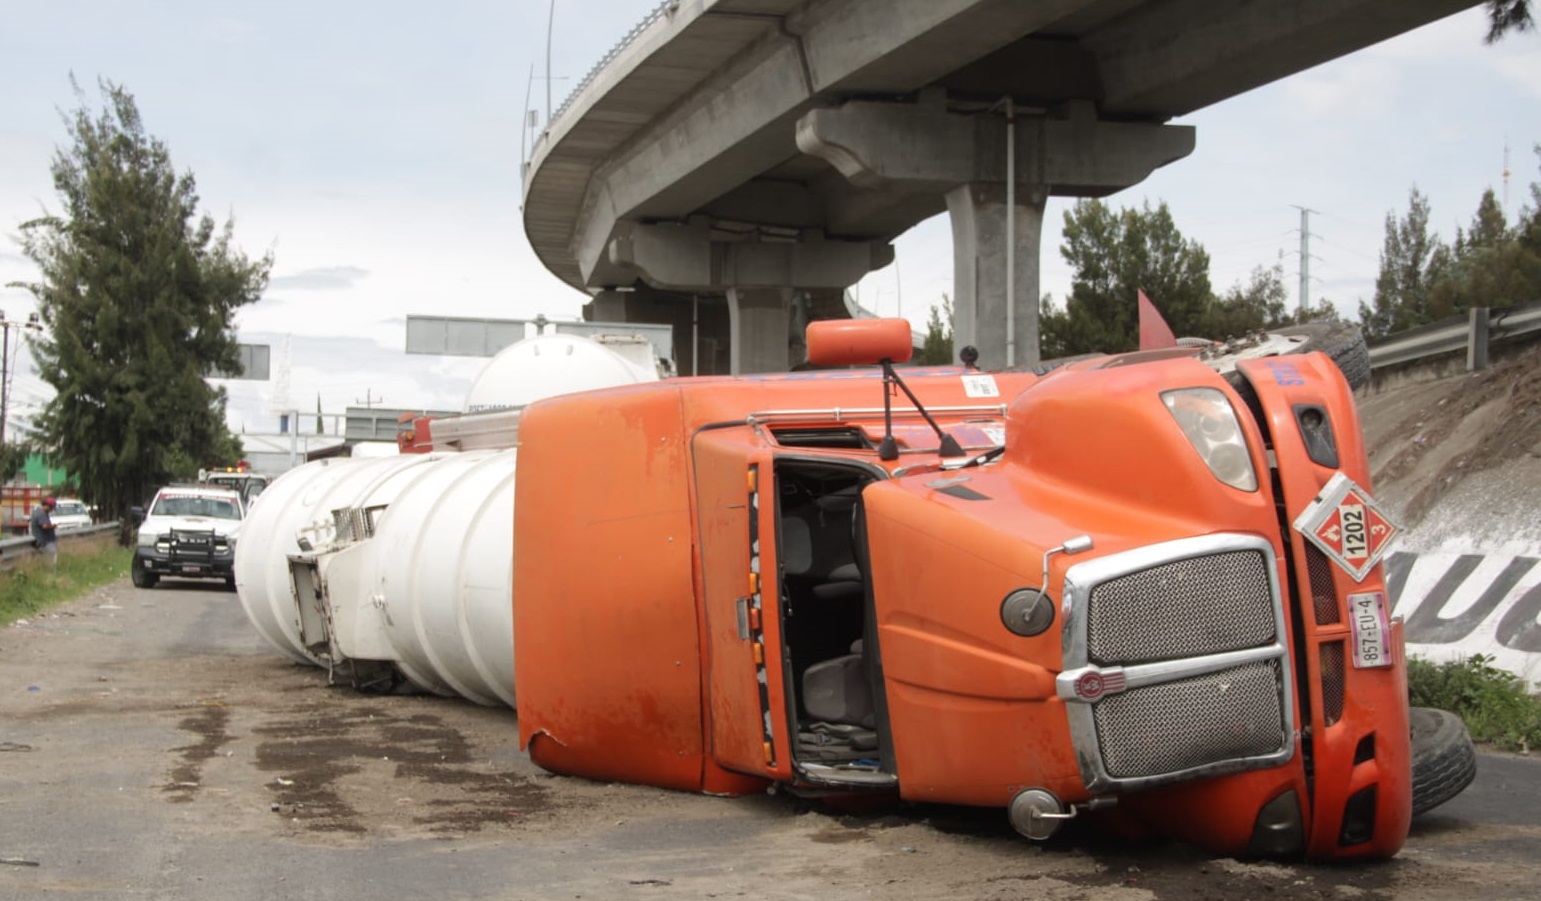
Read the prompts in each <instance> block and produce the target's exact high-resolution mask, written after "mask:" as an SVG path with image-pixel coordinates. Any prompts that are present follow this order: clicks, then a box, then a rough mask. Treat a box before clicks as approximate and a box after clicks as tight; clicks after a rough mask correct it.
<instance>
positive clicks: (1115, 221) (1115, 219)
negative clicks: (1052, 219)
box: [1039, 200, 1211, 359]
mask: <svg viewBox="0 0 1541 901" xmlns="http://www.w3.org/2000/svg"><path fill="white" fill-rule="evenodd" d="M1064 236H1065V243H1064V245H1063V246H1061V247H1060V255H1061V256H1062V257H1064V258H1065V262H1067V263H1069V264H1070V266H1071V268H1072V269H1073V270H1074V275H1073V277H1072V281H1071V287H1070V297H1069V298H1068V299H1067V300H1066V303H1065V309H1064V310H1063V311H1060V310H1057V309H1055V308H1054V307H1053V306H1052V304H1050V303H1049V301H1048V300H1047V299H1045V301H1044V303H1043V311H1042V312H1041V313H1040V318H1039V321H1040V324H1041V328H1042V331H1043V347H1042V355H1043V357H1044V358H1046V359H1047V358H1051V357H1058V356H1065V355H1069V354H1078V353H1090V352H1108V353H1111V352H1115V351H1121V350H1130V349H1133V348H1134V347H1137V346H1138V345H1139V335H1140V330H1139V316H1138V312H1137V307H1136V305H1135V294H1136V292H1137V291H1139V290H1141V289H1143V290H1144V291H1145V293H1146V294H1148V295H1150V298H1151V300H1153V301H1154V302H1155V304H1156V306H1157V307H1158V308H1160V310H1161V314H1162V316H1164V317H1165V318H1166V321H1167V323H1168V324H1169V325H1171V326H1172V329H1173V331H1174V332H1176V333H1177V334H1179V335H1198V334H1202V333H1203V331H1204V330H1205V317H1206V315H1207V314H1208V310H1209V307H1210V303H1211V293H1210V287H1209V254H1208V253H1207V252H1206V251H1205V250H1204V248H1203V247H1202V246H1201V245H1199V244H1198V243H1197V242H1194V241H1189V240H1187V239H1185V238H1184V237H1183V236H1182V232H1181V231H1179V230H1178V228H1177V225H1176V223H1174V222H1173V220H1172V213H1171V210H1169V209H1168V208H1167V205H1166V203H1165V202H1162V203H1160V204H1159V205H1157V206H1156V207H1155V208H1154V209H1152V208H1151V206H1150V204H1149V202H1147V203H1145V204H1144V206H1143V207H1142V208H1141V209H1122V210H1114V209H1112V208H1111V207H1109V206H1108V205H1107V204H1105V203H1103V202H1102V201H1100V200H1080V201H1077V202H1076V204H1075V206H1074V207H1072V208H1070V209H1069V210H1067V211H1066V212H1065V229H1064Z"/></svg>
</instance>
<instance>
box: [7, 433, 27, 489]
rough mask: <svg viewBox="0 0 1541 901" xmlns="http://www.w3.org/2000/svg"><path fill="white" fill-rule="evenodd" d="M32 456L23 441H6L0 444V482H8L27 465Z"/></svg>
mask: <svg viewBox="0 0 1541 901" xmlns="http://www.w3.org/2000/svg"><path fill="white" fill-rule="evenodd" d="M31 454H32V447H31V445H29V444H27V443H26V442H24V441H7V442H6V443H5V444H0V482H5V481H9V480H10V478H11V477H12V476H14V475H16V473H18V472H20V471H21V470H22V469H23V468H24V467H25V466H26V465H27V457H28V456H30V455H31Z"/></svg>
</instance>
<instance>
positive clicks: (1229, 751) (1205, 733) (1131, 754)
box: [1092, 660, 1287, 779]
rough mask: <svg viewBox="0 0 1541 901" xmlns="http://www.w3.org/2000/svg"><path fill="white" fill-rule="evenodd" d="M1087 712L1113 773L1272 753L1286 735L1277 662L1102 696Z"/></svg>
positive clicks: (1151, 772)
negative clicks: (1090, 715) (1093, 722)
mask: <svg viewBox="0 0 1541 901" xmlns="http://www.w3.org/2000/svg"><path fill="white" fill-rule="evenodd" d="M1092 716H1093V718H1094V720H1095V721H1096V724H1097V739H1098V741H1099V743H1100V744H1101V746H1102V759H1103V763H1104V764H1105V766H1106V767H1107V773H1108V775H1109V776H1111V777H1113V778H1115V779H1135V778H1142V777H1151V776H1161V775H1164V774H1167V773H1181V772H1184V771H1186V770H1191V769H1195V768H1197V767H1203V766H1207V765H1209V764H1212V763H1214V762H1215V761H1219V760H1232V759H1236V758H1247V757H1258V756H1262V755H1266V754H1269V753H1272V752H1274V751H1277V750H1278V749H1279V746H1280V744H1281V743H1282V742H1283V741H1284V740H1285V739H1286V737H1287V736H1286V734H1285V731H1284V723H1285V712H1284V708H1283V706H1282V699H1281V698H1280V696H1279V662H1278V661H1277V660H1260V661H1257V662H1255V663H1248V664H1245V665H1242V666H1238V667H1234V668H1232V669H1227V670H1221V671H1219V672H1215V673H1206V674H1204V675H1201V676H1195V677H1192V678H1188V679H1179V680H1177V681H1175V682H1164V683H1161V684H1159V685H1151V686H1148V687H1145V688H1137V689H1133V690H1131V691H1126V692H1124V693H1123V694H1116V695H1109V696H1108V697H1106V698H1104V699H1103V700H1102V701H1101V702H1100V703H1098V704H1096V705H1094V706H1093V708H1092Z"/></svg>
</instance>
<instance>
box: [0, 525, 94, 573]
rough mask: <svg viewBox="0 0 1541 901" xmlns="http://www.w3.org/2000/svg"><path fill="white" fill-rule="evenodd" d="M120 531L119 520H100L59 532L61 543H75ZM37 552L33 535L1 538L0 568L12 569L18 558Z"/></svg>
mask: <svg viewBox="0 0 1541 901" xmlns="http://www.w3.org/2000/svg"><path fill="white" fill-rule="evenodd" d="M117 531H118V523H117V520H113V521H112V522H100V523H97V524H96V525H94V526H85V527H83V528H79V529H65V530H64V531H62V532H60V533H59V544H60V545H64V544H67V543H68V544H73V543H74V542H77V541H79V540H81V539H84V538H95V537H98V536H101V535H112V534H115V533H116V532H117ZM36 553H37V548H35V547H33V546H32V536H31V535H22V536H19V537H17V538H6V539H0V570H7V569H10V568H11V567H12V566H13V565H15V563H16V561H17V560H20V559H22V558H23V557H31V556H32V555H34V554H36Z"/></svg>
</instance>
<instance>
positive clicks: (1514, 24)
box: [1487, 0, 1536, 44]
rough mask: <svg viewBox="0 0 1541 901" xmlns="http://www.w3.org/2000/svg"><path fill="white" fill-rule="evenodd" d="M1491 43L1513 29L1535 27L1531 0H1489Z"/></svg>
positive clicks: (1521, 29)
mask: <svg viewBox="0 0 1541 901" xmlns="http://www.w3.org/2000/svg"><path fill="white" fill-rule="evenodd" d="M1487 15H1488V32H1487V42H1488V43H1489V44H1491V43H1493V42H1495V41H1497V40H1498V39H1499V38H1501V37H1503V36H1504V35H1506V34H1508V33H1509V32H1511V31H1515V32H1520V31H1529V30H1530V29H1532V28H1534V27H1535V24H1536V23H1535V20H1534V19H1532V18H1531V16H1530V0H1487Z"/></svg>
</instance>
